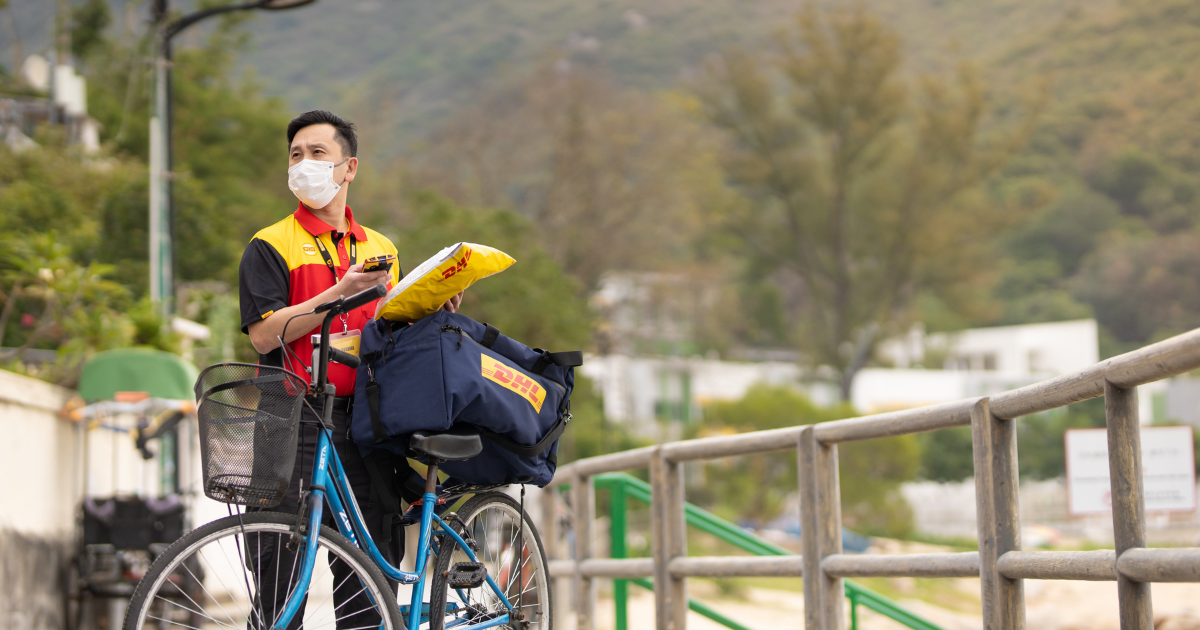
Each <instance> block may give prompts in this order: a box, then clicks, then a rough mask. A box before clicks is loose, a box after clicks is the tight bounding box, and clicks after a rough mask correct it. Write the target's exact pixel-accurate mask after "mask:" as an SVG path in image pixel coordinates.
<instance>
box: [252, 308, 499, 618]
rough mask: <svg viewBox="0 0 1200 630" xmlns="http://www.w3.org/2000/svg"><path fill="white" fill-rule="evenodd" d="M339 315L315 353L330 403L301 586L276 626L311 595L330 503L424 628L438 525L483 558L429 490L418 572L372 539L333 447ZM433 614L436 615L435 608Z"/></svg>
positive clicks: (318, 382) (340, 525) (328, 319)
mask: <svg viewBox="0 0 1200 630" xmlns="http://www.w3.org/2000/svg"><path fill="white" fill-rule="evenodd" d="M336 313H337V311H336V309H334V310H330V311H328V314H327V315H326V316H325V320H324V322H323V323H322V325H321V342H320V347H319V349H318V350H317V352H315V353H314V354H315V355H316V357H314V358H317V359H318V360H319V361H321V365H320V366H319V367H318V369H317V370H316V371H317V375H316V378H315V379H314V383H313V386H314V389H316V391H322V392H324V393H325V405H324V409H322V426H321V428H320V430H319V438H318V442H317V453H316V465H315V466H314V468H313V479H312V485H311V486H310V492H311V494H310V496H309V499H308V500H309V501H310V505H311V513H310V514H309V517H308V535H307V537H306V539H305V541H304V543H305V544H304V559H303V562H302V564H301V568H300V576H299V582H298V584H297V586H296V590H295V591H293V592H292V594H291V595H290V596H289V597H288V600H287V603H286V604H285V605H284V609H283V612H282V613H281V614H280V616H279V619H278V621H277V622H276V623H275V625H274V626H273V628H274V629H277V630H282V629H284V628H287V627H288V625H289V624H290V623H291V621H292V618H293V617H294V616H295V615H296V613H297V612H298V611H299V610H300V605H301V603H302V602H303V601H304V599H305V598H306V597H307V596H308V587H309V585H310V583H311V580H312V573H313V568H314V566H315V564H316V559H317V538H318V536H317V535H315V534H317V533H318V532H320V531H321V520H322V517H323V514H324V509H323V508H324V507H325V505H326V504H327V503H328V505H329V509H330V512H331V513H332V514H333V515H334V519H333V520H334V522H335V523H336V524H337V529H338V531H339V532H340V533H341V534H342V535H343V536H345V537H346V538H347V539H348V540H349V541H350V542H351V543H353V544H354V545H355V546H357V547H359V548H360V549H362V550H363V551H365V552H366V554H367V556H368V557H370V558H371V560H372V561H373V562H374V563H375V564H376V565H377V566H378V567H379V569H380V570H381V571H383V573H384V575H386V576H387V577H388V578H389V579H392V580H395V581H397V582H399V583H401V584H406V585H412V586H413V589H412V598H411V601H410V604H409V606H407V610H408V614H407V619H408V628H407V630H419V628H420V625H421V621H422V619H423V617H424V616H423V615H422V614H421V613H422V612H423V611H424V608H423V606H422V604H423V602H422V599H423V597H424V594H425V583H426V576H425V567H426V564H427V562H428V561H429V550H430V540H431V538H432V537H433V534H434V531H433V528H434V526H435V525H436V527H437V528H438V529H437V532H436V533H437V535H439V536H449V537H450V539H451V540H453V541H454V542H455V544H456V545H457V546H458V548H459V549H462V550H463V552H465V553H466V555H467V557H468V558H470V560H471V561H472V562H477V561H478V558H477V557H476V556H475V553H474V551H472V550H471V547H470V546H469V545H468V544H467V543H466V541H465V540H463V538H462V537H461V536H459V535H458V533H457V532H455V531H454V529H453V528H452V527H449V526H447V525H446V523H445V522H443V521H442V519H441V518H440V517H439V516H437V515H436V514H434V506H435V505H436V504H437V495H436V494H434V493H432V492H426V493H425V494H424V495H423V497H422V501H421V530H420V537H419V542H418V543H417V558H416V564H415V565H414V568H415V569H416V570H415V571H414V572H412V573H409V572H407V571H402V570H400V569H399V568H397V567H394V566H392V565H391V564H390V563H389V562H388V561H387V560H386V559H384V557H383V554H382V553H380V551H379V548H378V547H377V546H376V545H375V541H374V540H372V539H371V535H370V533H369V532H368V531H367V527H366V524H365V522H364V521H363V517H362V512H361V511H360V509H359V507H358V501H357V500H355V498H354V493H353V491H352V490H351V488H350V484H349V482H348V481H347V480H346V473H345V470H344V469H343V468H342V461H341V459H340V458H339V457H338V455H337V452H336V451H335V450H334V448H333V438H332V433H331V430H330V427H331V426H332V423H331V417H332V410H333V404H332V403H333V398H334V393H333V392H332V391H331V389H330V388H329V387H328V386H327V383H326V374H327V370H326V364H327V361H328V356H329V327H330V324H331V323H332V321H333V317H334V316H335V314H336ZM318 387H319V389H318ZM428 474H431V475H435V476H436V474H437V466H436V465H433V466H430V468H429V472H428ZM486 579H487V584H488V586H489V588H491V590H492V592H493V593H495V595H496V597H497V598H498V599H499V600H500V601H501V602H502V603H503V604H504V607H505V608H506V609H507V610H509V611H512V609H513V606H512V603H510V602H509V601H508V598H507V597H506V596H505V595H504V593H503V591H502V590H501V588H500V586H499V585H498V584H496V581H495V580H494V579H493V578H492V576H491V575H488V576H487V578H486ZM405 608H406V607H404V606H401V612H404V609H405ZM430 612H431V613H432V611H430ZM443 614H444V612H443ZM508 622H509V614H504V615H499V616H497V617H495V618H492V619H488V620H486V621H484V622H482V623H479V624H473V625H469V626H468V625H460V626H455V627H456V628H471V629H472V630H476V629H478V630H482V629H483V628H490V627H493V626H499V625H502V624H507V623H508Z"/></svg>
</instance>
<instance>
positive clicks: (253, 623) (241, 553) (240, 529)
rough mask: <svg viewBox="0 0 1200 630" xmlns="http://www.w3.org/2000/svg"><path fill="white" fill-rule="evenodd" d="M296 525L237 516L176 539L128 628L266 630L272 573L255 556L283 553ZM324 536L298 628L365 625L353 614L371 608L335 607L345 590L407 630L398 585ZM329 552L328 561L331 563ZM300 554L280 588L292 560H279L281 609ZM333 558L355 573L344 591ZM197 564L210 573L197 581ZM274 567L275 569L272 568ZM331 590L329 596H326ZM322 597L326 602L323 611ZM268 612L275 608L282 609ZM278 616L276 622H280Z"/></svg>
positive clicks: (266, 516) (343, 543) (388, 624)
mask: <svg viewBox="0 0 1200 630" xmlns="http://www.w3.org/2000/svg"><path fill="white" fill-rule="evenodd" d="M295 522H296V516H295V515H292V514H282V513H279V512H259V513H251V514H242V515H241V516H237V515H234V516H228V517H225V518H221V519H218V520H215V521H213V522H211V523H208V524H207V525H204V526H202V527H199V528H197V529H196V530H194V531H192V532H191V533H189V534H187V535H185V536H184V537H183V538H180V539H179V540H177V541H175V542H174V543H173V544H172V545H171V546H170V547H168V548H167V550H166V551H164V552H163V553H162V555H160V556H159V557H158V559H157V560H155V562H154V564H153V565H151V567H150V570H149V571H148V572H147V573H146V575H145V576H144V577H143V578H142V580H141V581H140V582H139V583H138V585H137V587H136V588H135V589H134V592H133V598H132V599H131V600H130V602H129V608H128V609H127V610H126V613H125V621H124V624H123V626H122V627H123V628H124V630H147V629H148V628H206V627H219V628H260V627H264V626H265V625H266V624H264V623H263V622H264V621H266V618H267V617H268V616H271V617H272V618H273V619H274V615H273V613H272V612H270V611H264V606H263V595H264V594H266V593H267V592H268V589H264V588H262V587H263V586H266V585H265V584H262V583H260V582H261V581H260V580H259V579H257V578H256V575H266V574H264V573H263V567H262V565H261V564H259V565H258V566H257V568H251V564H249V563H248V562H247V559H248V558H249V557H250V556H251V555H252V554H253V557H254V558H257V559H258V560H259V561H260V562H261V555H258V554H257V553H254V552H253V551H252V548H253V549H262V548H263V547H262V546H263V545H265V544H274V545H276V546H275V549H282V548H283V547H284V545H286V544H287V542H288V540H289V539H290V538H291V533H292V527H293V526H294V524H295ZM319 536H320V538H319V539H318V541H317V544H318V558H317V560H316V563H315V564H314V567H313V576H312V581H311V582H310V586H309V589H310V590H309V593H308V599H307V600H306V605H305V608H304V610H303V613H304V614H303V615H300V614H297V615H296V617H295V618H294V619H293V620H292V624H291V627H299V626H300V625H301V624H303V627H304V628H305V629H306V630H314V629H318V628H335V627H336V626H337V625H339V622H343V623H341V625H346V623H350V622H353V623H350V625H363V624H362V623H360V621H361V619H362V618H361V617H360V618H356V619H349V617H352V616H355V615H359V614H362V613H364V612H365V611H366V610H367V609H364V608H352V609H351V607H350V606H343V607H342V608H345V609H349V610H338V609H337V608H334V609H333V610H330V607H331V606H333V604H332V600H333V597H332V595H333V591H334V590H337V589H339V588H340V589H343V590H342V594H343V595H346V594H349V595H351V597H352V602H349V603H352V604H354V605H355V606H358V605H360V604H361V603H363V602H362V601H361V600H360V599H359V598H358V597H359V596H360V595H361V594H363V593H366V594H367V595H368V596H369V600H370V601H367V602H365V603H366V604H367V606H369V607H373V608H374V610H375V614H378V615H380V616H381V617H382V621H383V624H382V626H381V627H382V628H384V629H385V630H401V627H402V626H401V625H400V619H399V607H398V606H397V605H396V591H395V588H394V587H393V586H392V585H391V584H390V583H389V582H388V581H387V579H386V578H385V577H384V575H383V573H382V572H381V571H380V570H379V567H377V566H376V565H375V564H374V563H373V562H372V561H371V560H370V559H369V558H368V557H367V556H366V554H364V553H363V552H362V551H361V550H359V549H358V548H357V547H355V546H354V545H352V544H351V543H350V541H348V540H346V538H345V537H343V536H342V535H341V534H339V533H338V532H337V531H336V530H334V529H332V528H330V527H327V526H322V527H321V531H320V534H319ZM301 544H303V542H301ZM301 548H302V547H301ZM322 552H323V553H322ZM321 555H324V556H325V559H324V560H323V559H322V558H321V557H320V556H321ZM299 557H300V554H295V555H293V556H292V558H293V560H292V566H291V569H290V571H289V572H288V576H289V579H288V582H287V584H286V585H284V589H283V591H280V589H279V586H280V585H281V580H280V579H279V575H280V571H279V570H280V569H283V570H286V569H287V567H286V566H281V565H285V564H286V562H287V561H288V560H286V559H284V554H276V556H275V558H276V569H277V570H276V571H275V579H274V580H273V581H274V590H271V591H269V592H271V593H273V594H274V596H273V597H272V598H271V599H272V600H273V601H275V602H276V603H277V604H282V601H284V598H285V597H286V595H287V594H289V593H290V591H292V590H293V589H294V586H293V584H294V582H295V578H296V574H297V573H298V572H299V570H300V566H299V565H300V562H299V560H298V558H299ZM331 558H336V560H338V561H341V562H343V563H345V566H346V567H348V568H349V569H350V573H349V574H348V575H346V576H345V577H344V578H343V580H342V581H341V582H340V583H339V584H338V585H336V586H335V585H333V584H332V580H331V579H330V578H331V577H332V575H331V573H332V570H331V566H330V565H331V563H330V559H331ZM197 566H198V567H201V568H202V569H203V574H202V577H200V578H196V577H195V571H193V569H191V568H190V567H197ZM267 570H270V567H269V566H268V567H267ZM352 577H357V578H358V579H357V583H358V586H355V583H354V581H353V580H351V578H352ZM252 585H253V586H254V588H252ZM326 588H327V590H328V593H326V592H325V591H326ZM281 593H282V596H281ZM322 597H323V598H324V599H323V600H322V599H321V598H322ZM314 599H315V600H319V601H317V602H315V603H316V605H315V606H314V605H313V604H314ZM268 607H269V608H271V610H274V606H270V605H268ZM155 612H157V615H156V614H154V613H155ZM302 616H303V619H301V617H302ZM273 619H272V621H271V625H273V624H274V620H273ZM324 622H327V623H324ZM375 625H379V622H374V625H372V626H371V627H374V626H375ZM268 627H269V626H268Z"/></svg>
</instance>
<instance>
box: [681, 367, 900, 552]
mask: <svg viewBox="0 0 1200 630" xmlns="http://www.w3.org/2000/svg"><path fill="white" fill-rule="evenodd" d="M855 415H857V414H856V413H855V412H854V409H853V408H852V407H850V405H849V404H846V403H843V404H841V405H836V406H833V407H825V408H822V407H818V406H816V405H814V404H813V403H812V401H810V400H809V399H808V398H807V397H805V396H804V395H803V394H801V393H800V392H797V391H796V390H794V389H792V388H789V387H779V386H769V385H756V386H754V387H752V388H751V389H750V391H748V392H747V393H746V395H745V396H744V397H742V399H741V400H737V401H729V402H715V403H711V404H709V405H707V406H705V408H704V424H703V425H702V426H701V427H699V429H700V430H701V431H703V432H704V433H706V434H718V435H719V434H722V433H743V432H748V431H761V430H766V429H779V428H783V427H793V426H797V425H802V424H813V423H818V422H828V421H830V420H838V419H842V418H849V417H853V416H855ZM920 451H921V449H920V444H919V442H918V441H917V438H916V436H913V435H903V436H898V437H893V438H886V439H882V440H868V441H866V442H853V443H848V444H841V445H839V446H838V468H839V474H840V482H839V483H840V485H841V502H842V515H843V520H844V522H845V523H846V526H847V527H850V528H853V529H855V530H856V531H860V532H863V533H866V534H871V535H885V536H904V535H906V534H908V533H910V531H911V529H912V513H911V511H910V510H909V508H908V505H907V503H905V502H904V497H903V496H901V495H900V484H901V483H903V482H905V481H909V480H911V479H913V478H915V477H916V473H917V469H918V466H919V464H920V461H921V455H920ZM712 465H713V466H719V467H720V468H719V472H717V473H715V474H709V475H706V477H705V479H704V482H703V484H702V487H698V488H694V489H693V488H689V489H688V496H694V497H696V500H698V501H708V502H710V503H712V504H713V505H716V506H719V507H718V508H717V510H718V511H719V512H721V513H722V514H724V515H725V516H728V517H730V518H735V519H739V520H750V521H754V522H757V523H759V524H762V523H765V522H767V521H770V520H771V519H773V518H775V517H776V516H778V515H779V511H780V509H781V508H782V505H783V501H784V499H785V498H786V497H787V496H788V495H789V494H791V493H793V492H795V488H796V485H795V484H796V454H795V452H787V453H782V454H780V455H778V456H775V455H768V456H754V457H744V458H737V459H736V460H726V461H725V462H715V463H714V464H712Z"/></svg>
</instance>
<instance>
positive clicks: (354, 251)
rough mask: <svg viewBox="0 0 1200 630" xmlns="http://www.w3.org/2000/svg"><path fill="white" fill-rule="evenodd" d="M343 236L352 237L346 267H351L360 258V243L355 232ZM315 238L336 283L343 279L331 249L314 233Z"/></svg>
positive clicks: (344, 317)
mask: <svg viewBox="0 0 1200 630" xmlns="http://www.w3.org/2000/svg"><path fill="white" fill-rule="evenodd" d="M342 238H348V239H350V247H349V249H350V265H349V266H347V267H346V269H349V268H350V267H353V266H354V263H355V261H356V260H357V259H358V244H357V243H356V242H355V240H354V234H353V233H351V232H349V231H347V232H346V235H345V236H343V237H342ZM313 240H314V241H316V242H317V249H318V250H320V251H321V258H324V259H325V265H326V266H327V267H329V270H330V271H332V272H333V283H334V284H335V285H336V284H337V283H338V281H340V280H341V279H340V278H338V275H337V266H336V265H334V264H333V256H330V255H329V250H327V249H325V243H322V242H321V237H319V236H317V235H316V234H313ZM346 331H347V326H346V313H342V333H345V332H346Z"/></svg>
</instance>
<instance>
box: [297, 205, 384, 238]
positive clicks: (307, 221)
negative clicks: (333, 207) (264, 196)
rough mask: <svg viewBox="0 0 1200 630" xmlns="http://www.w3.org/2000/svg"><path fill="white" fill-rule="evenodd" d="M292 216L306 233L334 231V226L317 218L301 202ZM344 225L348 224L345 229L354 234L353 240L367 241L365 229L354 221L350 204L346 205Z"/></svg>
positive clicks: (318, 233)
mask: <svg viewBox="0 0 1200 630" xmlns="http://www.w3.org/2000/svg"><path fill="white" fill-rule="evenodd" d="M292 216H294V217H296V221H298V222H299V223H300V225H301V226H303V227H304V229H305V230H308V233H309V234H312V235H313V236H317V235H320V234H324V233H326V232H332V231H334V227H333V226H332V225H329V224H328V223H326V222H324V221H322V220H321V219H319V218H317V215H315V214H313V213H312V211H311V210H309V209H308V208H306V207H304V204H303V203H301V204H300V207H299V208H297V209H296V213H295V214H293V215H292ZM346 225H347V226H348V229H347V231H348V232H350V233H351V234H353V235H354V240H356V241H358V242H360V243H365V242H366V241H367V231H366V230H364V229H363V228H362V226H361V225H359V224H358V223H356V222H355V221H354V212H352V211H351V210H350V206H346Z"/></svg>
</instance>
